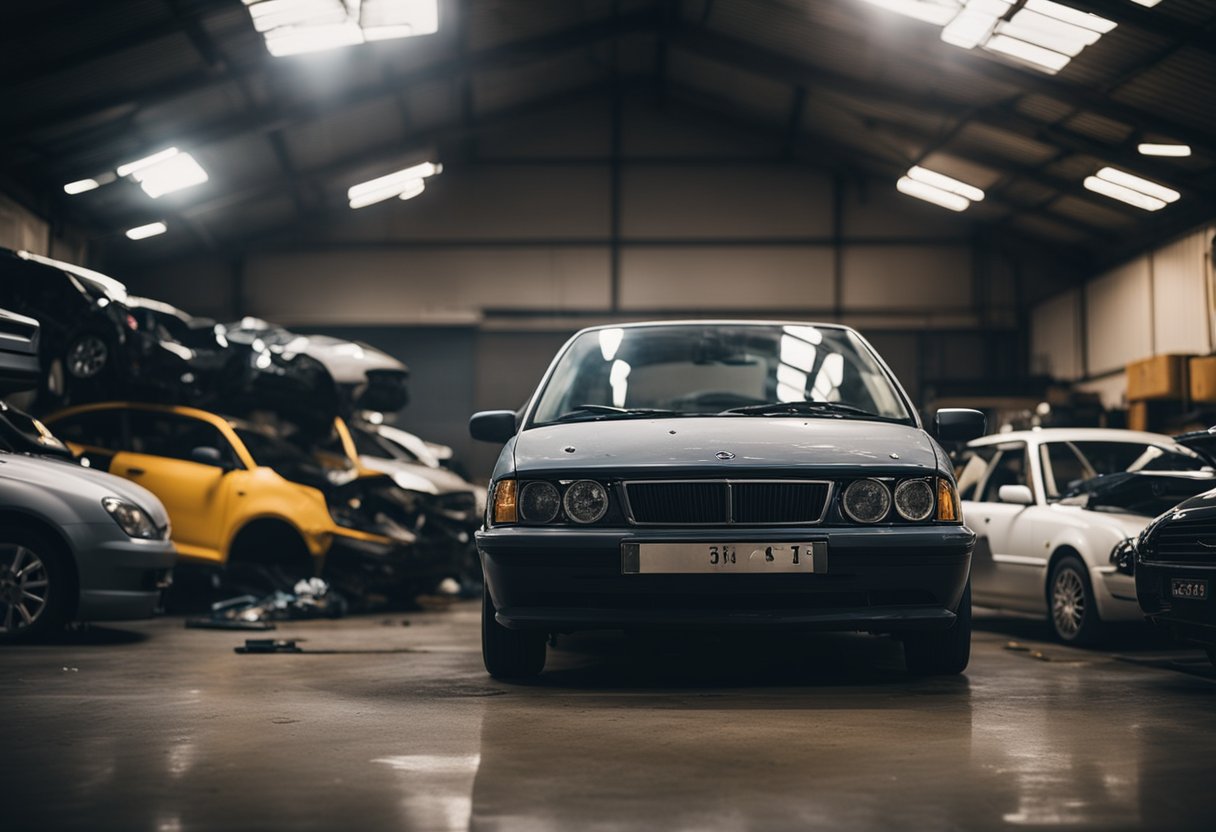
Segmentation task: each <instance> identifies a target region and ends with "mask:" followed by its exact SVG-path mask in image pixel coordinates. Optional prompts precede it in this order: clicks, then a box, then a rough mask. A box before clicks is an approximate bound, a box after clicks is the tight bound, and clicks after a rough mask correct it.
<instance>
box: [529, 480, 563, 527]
mask: <svg viewBox="0 0 1216 832" xmlns="http://www.w3.org/2000/svg"><path fill="white" fill-rule="evenodd" d="M561 505H562V498H561V495H560V494H558V493H557V489H556V488H554V487H553V486H552V485H550V484H549V483H547V482H530V483H528V484H527V485H525V486H524V487H523V491H522V492H520V496H519V514H520V516H521V517H522V518H523V519H524V520H525V521H526V522H528V523H548V522H550V521H551V520H553V518H554V517H556V516H557V510H558V509H559V508H561Z"/></svg>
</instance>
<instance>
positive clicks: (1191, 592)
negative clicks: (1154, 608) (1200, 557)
mask: <svg viewBox="0 0 1216 832" xmlns="http://www.w3.org/2000/svg"><path fill="white" fill-rule="evenodd" d="M1170 595H1172V596H1173V597H1175V598H1188V599H1191V600H1195V601H1204V600H1207V597H1208V582H1207V581H1203V580H1194V579H1191V578H1171V579H1170Z"/></svg>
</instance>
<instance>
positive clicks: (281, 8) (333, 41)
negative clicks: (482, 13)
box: [243, 0, 439, 57]
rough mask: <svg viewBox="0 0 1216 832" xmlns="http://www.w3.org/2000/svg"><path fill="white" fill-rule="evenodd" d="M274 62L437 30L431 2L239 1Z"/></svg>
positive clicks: (435, 3)
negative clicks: (279, 58)
mask: <svg viewBox="0 0 1216 832" xmlns="http://www.w3.org/2000/svg"><path fill="white" fill-rule="evenodd" d="M243 2H244V3H245V5H246V6H247V7H248V8H249V16H250V17H251V18H252V19H253V27H254V28H255V29H256V30H257V31H259V32H261V33H262V36H263V37H264V38H265V40H266V48H267V49H268V50H269V51H270V54H272V55H274V56H275V57H283V56H286V55H299V54H302V53H305V52H321V51H324V50H328V49H337V48H339V47H343V46H357V45H359V44H361V43H367V42H369V41H379V40H389V39H392V38H405V37H414V36H416V35H429V34H432V33H433V32H436V31H438V30H439V6H438V1H437V0H243Z"/></svg>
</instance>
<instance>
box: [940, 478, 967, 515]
mask: <svg viewBox="0 0 1216 832" xmlns="http://www.w3.org/2000/svg"><path fill="white" fill-rule="evenodd" d="M937 519H938V520H941V521H945V522H947V523H960V522H962V519H963V509H962V506H960V505H959V502H958V489H956V488H955V487H954V483H952V482H950V480H948V479H945V478H944V477H939V478H938V480H937Z"/></svg>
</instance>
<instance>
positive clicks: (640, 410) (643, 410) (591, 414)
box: [553, 404, 687, 422]
mask: <svg viewBox="0 0 1216 832" xmlns="http://www.w3.org/2000/svg"><path fill="white" fill-rule="evenodd" d="M685 415H687V414H684V413H680V412H679V411H676V410H662V409H660V408H656V407H613V406H612V405H607V404H580V405H578V406H577V407H574V408H571V409H570V410H568V411H566V412H565V413H563V414H562V415H561V416H558V417H557V418H556V419H554V420H553V421H554V422H570V421H574V420H576V419H603V418H605V417H609V416H624V417H626V418H629V417H635V416H685Z"/></svg>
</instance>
